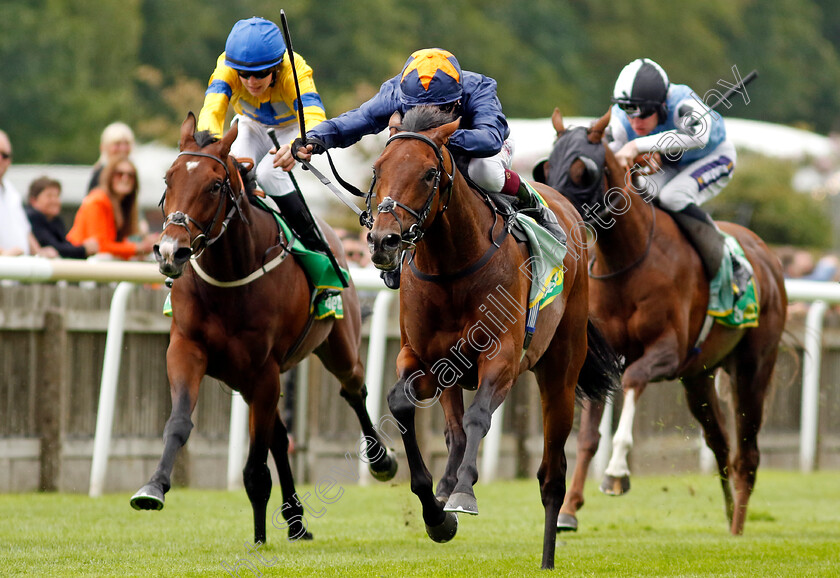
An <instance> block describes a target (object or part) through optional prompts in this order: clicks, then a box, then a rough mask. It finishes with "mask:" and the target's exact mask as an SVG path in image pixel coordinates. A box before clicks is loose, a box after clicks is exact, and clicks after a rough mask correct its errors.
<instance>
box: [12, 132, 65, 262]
mask: <svg viewBox="0 0 840 578" xmlns="http://www.w3.org/2000/svg"><path fill="white" fill-rule="evenodd" d="M11 165H12V142H11V140H9V135H7V134H6V133H5V132H4V131H2V130H0V255H6V256H11V255H41V256H43V257H57V256H58V252H57V251H56V250H55V249H53V248H52V247H44V248H42V247H41V245H40V244H39V243H38V241H37V239H35V236H34V235H33V234H32V228H31V226H30V225H29V219H27V218H26V213H25V212H24V210H23V201H22V200H21V197H20V193H19V192H18V190H17V189H16V188H15V186H14V185H13V184H12V183H11V181H9V179H7V178H6V171H8V170H9V167H10V166H11Z"/></svg>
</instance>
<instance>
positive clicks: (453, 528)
mask: <svg viewBox="0 0 840 578" xmlns="http://www.w3.org/2000/svg"><path fill="white" fill-rule="evenodd" d="M426 533H427V534H428V535H429V538H431V539H432V540H433V541H435V542H437V543H438V544H444V543H446V542H449V540H451V539H452V538H454V537H455V534H457V533H458V514H455V513H453V512H446V517H445V518H444V519H443V522H441V523H440V524H439V525H437V526H429V525H428V524H426Z"/></svg>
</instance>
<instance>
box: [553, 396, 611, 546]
mask: <svg viewBox="0 0 840 578" xmlns="http://www.w3.org/2000/svg"><path fill="white" fill-rule="evenodd" d="M603 414H604V404H603V403H600V402H593V401H584V402H583V411H582V412H581V417H580V429H579V430H578V439H577V458H576V461H575V471H574V473H573V474H572V481H571V484H570V485H569V488H568V489H567V491H566V497H565V499H564V500H563V506H562V507H561V508H560V514H559V515H558V516H557V531H558V532H577V529H578V519H577V512H578V510H580V509H581V508H582V507H583V504H584V498H583V488H584V486H585V484H586V476H587V473H588V472H589V465H590V464H591V463H592V458H593V457H595V453H596V452H597V451H598V444H599V443H600V441H601V432H600V431H599V430H598V428H599V426H600V423H601V417H602V416H603Z"/></svg>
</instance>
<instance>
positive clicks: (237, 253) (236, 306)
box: [131, 113, 397, 542]
mask: <svg viewBox="0 0 840 578" xmlns="http://www.w3.org/2000/svg"><path fill="white" fill-rule="evenodd" d="M195 122H196V121H195V117H194V116H193V114H192V113H190V114H189V115H188V116H187V119H186V120H185V121H184V123H183V125H182V127H181V141H180V150H181V153H180V154H179V155H178V157H177V158H176V159H175V161H174V162H173V163H172V166H171V167H170V168H169V170H168V171H167V173H166V192H165V193H164V199H163V210H164V213H165V214H166V220H165V222H164V228H163V232H162V233H161V238H160V242H159V244H158V245H157V246H156V247H155V256H156V257H157V260H158V263H159V267H160V271H161V273H163V274H164V275H168V276H169V277H172V278H175V279H176V280H175V282H174V283H173V286H172V293H171V299H172V310H173V319H172V328H171V330H170V343H169V349H168V350H167V352H166V366H167V373H168V375H169V382H170V388H171V393H172V413H171V415H170V417H169V420H168V421H167V422H166V428H165V429H164V432H163V438H164V450H163V456H162V457H161V460H160V463H159V464H158V467H157V470H156V471H155V473H154V475H153V476H152V478H151V480H150V481H149V483H148V484H147V485H145V486H144V487H143V488H142V489H141V490H140V491H138V492H137V494H135V495H134V497H133V498H132V499H131V505H132V506H133V507H134V508H135V509H144V510H159V509H161V508H162V507H163V503H164V494H165V493H166V492H167V491H168V490H169V487H170V474H171V472H172V465H173V462H174V460H175V454H176V453H177V451H178V450H179V449H180V448H181V446H183V445H184V443H186V441H187V438H188V437H189V435H190V430H191V429H192V427H193V424H192V421H191V419H190V416H191V414H192V412H193V409H194V408H195V404H196V401H197V400H198V389H199V384H200V382H201V378H202V377H203V376H204V375H209V376H212V377H214V378H216V379H219V380H221V381H223V382H225V383H226V384H227V385H228V386H230V387H231V388H232V389H234V390H236V391H238V392H239V393H240V394H241V395H242V397H243V399H244V400H245V401H246V402H248V405H249V406H250V418H249V432H250V439H251V441H250V449H249V453H248V459H247V462H246V464H245V468H244V470H243V477H244V481H245V490H246V492H247V494H248V499H249V500H250V501H251V506H252V508H253V511H254V540H255V542H265V540H266V524H265V518H266V507H267V504H268V499H269V495H270V493H271V475H270V472H269V469H268V466H267V465H266V460H267V458H268V452H269V450H271V453H272V454H273V456H274V462H275V464H276V466H277V471H278V473H279V477H280V487H281V489H282V494H283V501H284V505H283V509H282V514H283V517H284V518H285V520H286V525H287V526H288V532H289V538H290V539H291V538H294V539H297V538H301V537H302V538H307V539H311V537H312V536H311V534H309V533H308V532H307V530H306V526H305V523H304V522H303V515H304V511H303V507H302V505H301V503H300V501H298V499H297V496H296V495H295V486H294V479H293V477H292V471H291V468H290V466H289V458H288V447H289V441H288V437H287V432H286V427H285V425H284V424H283V422H282V420H281V419H280V415H279V412H278V409H277V403H278V401H279V398H280V374H281V373H282V372H285V371H287V370H289V369H290V368H292V367H293V366H294V365H296V364H297V363H298V362H300V361H301V360H302V359H303V358H304V357H306V356H307V355H309V354H310V353H312V352H314V353H315V354H316V355H317V356H318V357H319V358H320V359H321V361H322V362H323V363H324V366H325V367H326V368H327V370H329V371H330V372H331V373H332V374H333V375H335V376H336V378H338V381H339V382H341V395H342V396H343V397H344V398H345V399H346V400H347V401H348V402H349V404H350V406H351V407H352V408H353V411H355V412H356V415H357V416H358V418H359V423H360V424H361V426H362V432H363V433H364V435H365V436H366V440H367V442H368V444H367V445H368V450H367V456H366V457H367V458H368V460H369V463H370V466H371V471H372V473H373V474H374V476H375V477H377V478H378V479H380V480H388V479H391V478H392V477H393V476H394V474H395V473H396V464H397V462H396V460H395V459H394V457H393V456H392V455H391V454H390V453H389V452H388V451H387V449H386V448H385V446H384V445H383V444H382V441H381V439H380V437H379V434H378V433H377V431H376V428H375V427H374V426H373V424H372V423H371V419H370V417H369V415H368V413H367V410H366V409H365V403H364V402H365V396H366V395H367V391H366V389H365V385H364V369H363V367H362V362H361V359H360V357H359V346H360V341H361V330H360V327H361V316H360V307H359V301H358V297H357V296H356V291H355V288H354V287H353V284H352V281H351V282H350V286H349V287H348V288H346V289H345V290H344V291H343V293H342V298H343V303H344V317H343V319H338V320H336V319H334V318H332V317H329V318H326V319H321V320H317V319H315V318H314V316H313V315H312V314H310V312H309V311H310V291H311V289H310V282H309V281H308V279H307V276H306V274H305V273H304V271H303V269H301V267H300V266H299V265H298V263H297V261H296V259H294V258H287V257H289V253H288V252H287V251H286V242H285V240H283V239H281V238H280V237H279V236H278V229H277V225H276V223H275V221H274V217H273V216H272V215H270V214H269V213H268V212H266V211H263V210H260V209H255V208H254V207H252V206H251V205H250V204H249V201H248V199H247V197H246V192H245V190H244V188H243V181H242V177H241V175H240V173H239V172H238V167H237V163H236V161H235V159H234V158H233V157H231V156H230V155H229V151H230V146H231V143H233V141H234V139H235V138H236V135H237V127H236V126H234V127H233V128H231V130H230V131H228V133H227V134H226V135H225V136H224V137H223V138H222V139H221V140H218V141H214V140H213V139H211V138H209V135H208V134H207V133H197V134H196V133H195ZM321 228H322V229H323V231H324V233H325V235H326V237H327V240H328V242H329V243H330V246H331V247H332V249H333V251H334V252H335V255H336V257H337V259H338V261H339V263H340V264H341V266H343V267H345V268H346V267H347V263H346V259H345V257H344V253H343V250H342V249H341V243H340V241H339V239H338V237H337V236H336V234H335V233H334V232H333V231H332V229H330V228H329V227H328V226H326V224H324V223H323V222H322V223H321ZM188 262H190V265H189V266H187V263H188ZM273 518H274V517H273ZM278 519H279V518H278ZM275 525H276V523H275ZM281 526H282V527H286V526H285V525H283V524H282V523H281ZM278 527H280V526H278Z"/></svg>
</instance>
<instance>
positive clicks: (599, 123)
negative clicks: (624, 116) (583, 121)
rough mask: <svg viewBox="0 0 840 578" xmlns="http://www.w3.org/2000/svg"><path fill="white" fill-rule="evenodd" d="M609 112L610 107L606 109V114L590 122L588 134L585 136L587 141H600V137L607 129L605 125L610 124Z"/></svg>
mask: <svg viewBox="0 0 840 578" xmlns="http://www.w3.org/2000/svg"><path fill="white" fill-rule="evenodd" d="M611 114H612V109H610V110H608V111H607V114H605V115H604V116H602V117H601V118H599V119H598V120H596V121H595V122H594V123H592V126H590V127H589V135H588V137H587V138H588V139H589V142H591V143H592V144H598V143H599V142H601V137H603V136H604V131H605V130H606V129H607V125H608V124H610V115H611Z"/></svg>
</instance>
